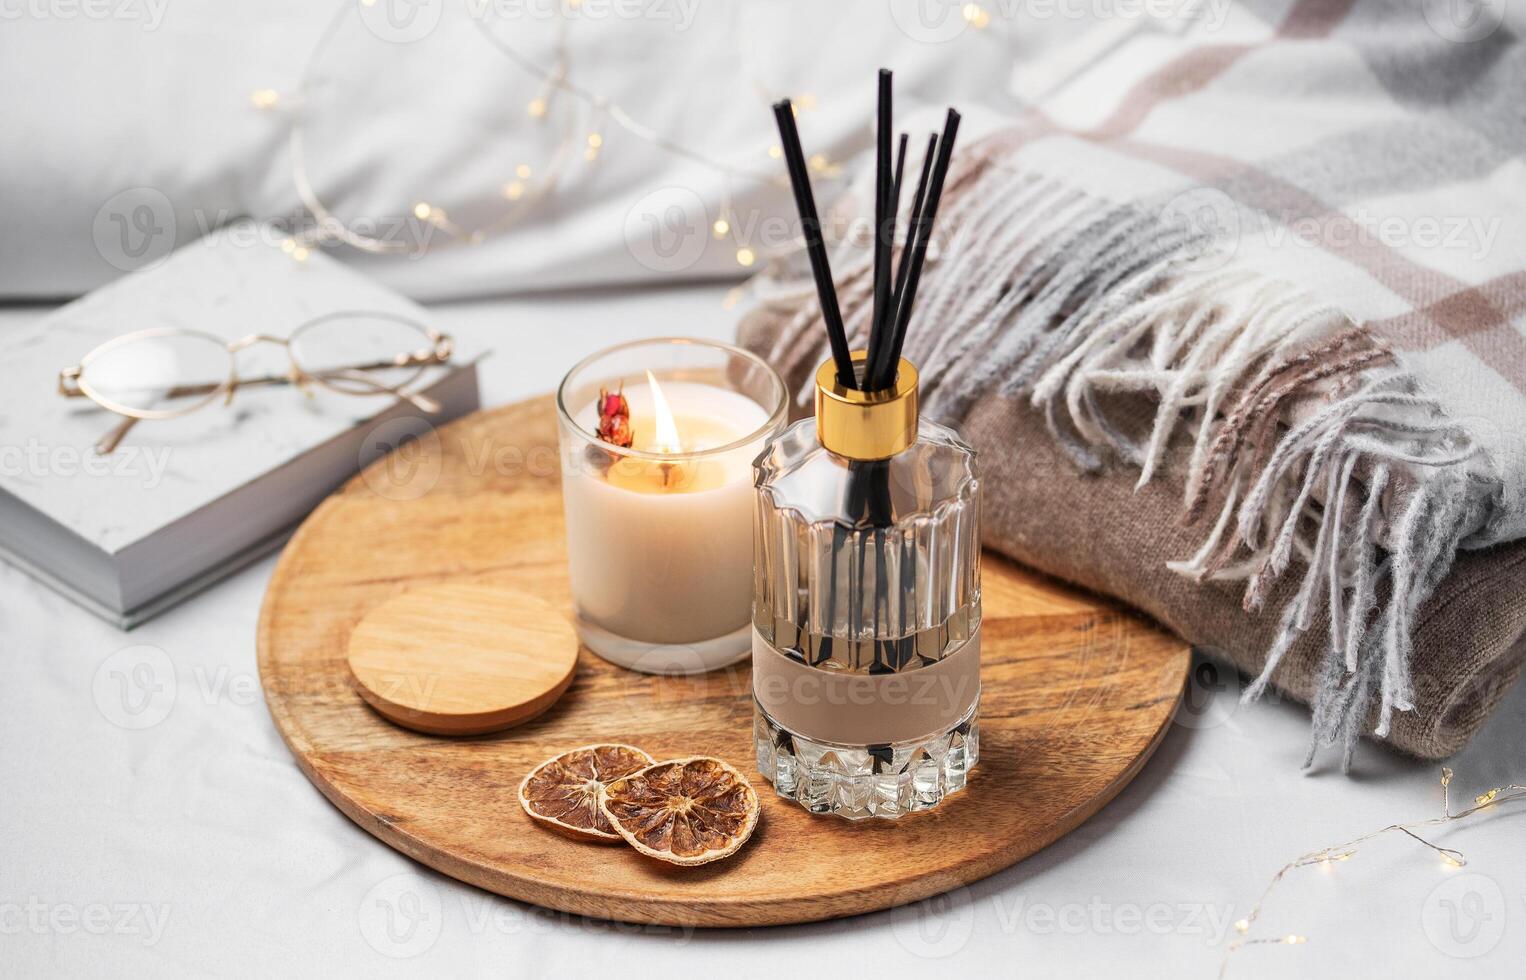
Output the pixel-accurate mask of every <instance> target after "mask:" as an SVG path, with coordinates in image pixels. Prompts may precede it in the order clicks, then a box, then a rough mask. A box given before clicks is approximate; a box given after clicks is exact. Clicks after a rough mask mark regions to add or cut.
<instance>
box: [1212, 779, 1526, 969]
mask: <svg viewBox="0 0 1526 980" xmlns="http://www.w3.org/2000/svg"><path fill="white" fill-rule="evenodd" d="M1451 785H1452V770H1451V769H1448V768H1445V767H1443V768H1442V770H1441V816H1439V817H1432V818H1430V819H1429V820H1417V821H1414V822H1412V823H1394V824H1389V825H1388V826H1386V827H1383V828H1381V829H1379V830H1374V831H1372V832H1371V833H1366V834H1363V835H1362V836H1360V837H1356V838H1353V839H1351V840H1349V841H1346V842H1345V843H1344V844H1334V845H1332V846H1330V847H1323V848H1320V849H1319V850H1317V851H1310V852H1309V853H1307V854H1304V855H1301V856H1299V857H1296V858H1294V859H1293V860H1291V861H1289V862H1288V863H1287V864H1285V865H1283V866H1282V868H1281V870H1279V871H1278V872H1277V873H1276V874H1275V875H1273V876H1272V880H1271V882H1270V883H1269V884H1268V885H1267V886H1266V889H1265V890H1264V891H1262V893H1261V898H1260V899H1259V900H1258V901H1257V902H1256V904H1255V905H1253V906H1251V910H1250V913H1249V914H1248V915H1246V916H1245V918H1243V919H1239V920H1237V921H1236V922H1235V932H1237V933H1239V934H1240V936H1242V937H1244V938H1240V939H1233V940H1230V942H1229V945H1227V946H1226V947H1224V958H1223V960H1222V961H1221V962H1220V964H1219V977H1220V980H1222V978H1223V977H1224V976H1226V975H1227V974H1228V971H1229V960H1230V957H1232V956H1234V954H1236V953H1238V952H1239V951H1240V950H1242V949H1244V948H1245V947H1247V946H1262V945H1278V946H1301V945H1303V944H1304V943H1305V942H1307V941H1308V937H1307V936H1303V935H1300V934H1298V933H1288V934H1287V935H1284V936H1268V937H1254V936H1252V935H1251V934H1250V932H1251V928H1252V927H1253V926H1254V925H1255V923H1256V920H1257V919H1258V918H1259V917H1260V915H1261V908H1262V906H1264V905H1265V904H1266V901H1267V899H1268V898H1269V897H1270V896H1271V894H1272V891H1273V889H1275V888H1276V887H1277V884H1278V883H1279V882H1281V881H1282V879H1283V877H1284V876H1285V875H1287V873H1288V872H1290V871H1292V870H1294V869H1295V868H1302V867H1307V866H1308V865H1311V864H1316V865H1320V866H1322V867H1326V868H1329V867H1333V866H1334V864H1335V863H1338V862H1341V861H1347V860H1349V859H1350V858H1351V857H1352V856H1353V855H1355V854H1356V851H1357V845H1359V844H1363V843H1366V842H1367V841H1369V840H1372V839H1373V838H1374V837H1379V836H1381V835H1383V834H1386V833H1389V832H1391V831H1398V832H1399V833H1401V834H1404V835H1405V836H1407V837H1410V838H1412V839H1413V840H1416V841H1418V842H1420V843H1421V844H1423V845H1425V846H1426V847H1428V848H1430V849H1431V850H1433V851H1435V852H1436V853H1437V854H1439V855H1440V856H1441V863H1442V864H1443V865H1445V866H1446V867H1448V868H1461V867H1463V866H1464V865H1466V864H1467V863H1468V860H1467V858H1465V857H1463V855H1462V852H1461V851H1458V850H1455V849H1453V848H1450V847H1441V846H1439V845H1437V844H1432V843H1431V842H1430V841H1428V840H1426V839H1425V838H1424V837H1421V836H1420V835H1419V834H1417V833H1415V831H1416V830H1417V829H1422V828H1425V827H1436V826H1441V825H1443V824H1448V823H1452V822H1454V821H1457V820H1464V819H1467V818H1468V817H1471V816H1473V815H1474V814H1475V813H1479V812H1482V811H1483V810H1487V809H1489V808H1491V807H1494V806H1497V805H1499V804H1501V803H1509V802H1511V801H1514V800H1522V799H1526V785H1522V784H1519V783H1511V784H1509V785H1508V786H1496V787H1495V788H1494V789H1491V790H1489V791H1488V792H1487V793H1481V794H1480V795H1478V796H1476V797H1474V798H1473V805H1472V806H1470V807H1468V808H1467V809H1466V810H1459V811H1458V812H1456V813H1453V812H1452V791H1451Z"/></svg>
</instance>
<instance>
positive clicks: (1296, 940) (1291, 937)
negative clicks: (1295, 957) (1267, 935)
mask: <svg viewBox="0 0 1526 980" xmlns="http://www.w3.org/2000/svg"><path fill="white" fill-rule="evenodd" d="M1282 941H1283V942H1285V943H1287V944H1288V945H1289V946H1297V945H1299V944H1300V943H1302V942H1305V938H1304V937H1303V936H1299V935H1296V934H1294V933H1291V932H1290V933H1288V934H1287V935H1286V936H1284V937H1283V938H1282Z"/></svg>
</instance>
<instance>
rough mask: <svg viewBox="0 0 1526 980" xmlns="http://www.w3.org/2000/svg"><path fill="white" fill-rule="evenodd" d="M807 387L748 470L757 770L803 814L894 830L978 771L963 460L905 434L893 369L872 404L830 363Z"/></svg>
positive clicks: (969, 499)
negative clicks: (809, 393)
mask: <svg viewBox="0 0 1526 980" xmlns="http://www.w3.org/2000/svg"><path fill="white" fill-rule="evenodd" d="M854 356H855V359H856V360H862V357H863V355H862V353H861V352H860V353H856V354H855V355H854ZM816 383H817V390H816V417H815V418H812V419H804V420H802V421H800V422H797V423H795V424H794V425H792V426H791V427H790V428H788V429H786V430H785V431H784V432H782V433H780V434H779V435H778V436H776V437H775V438H774V439H772V440H771V441H770V442H769V444H768V446H767V447H766V448H765V449H764V451H763V453H762V454H761V455H760V456H759V457H758V459H757V462H756V463H755V464H754V485H755V487H756V491H757V497H756V508H757V509H756V514H755V517H754V520H753V547H754V561H753V567H754V573H753V574H754V576H755V582H754V590H753V694H754V708H755V723H754V737H755V742H756V747H757V763H758V769H759V771H760V772H761V773H762V774H763V775H764V776H765V777H766V778H767V779H768V780H769V781H770V782H772V783H773V785H774V788H775V790H776V791H777V792H778V793H779V795H780V796H784V797H787V798H791V799H794V800H796V801H797V802H799V803H800V804H801V805H802V806H804V807H805V808H806V809H808V810H811V811H812V812H816V813H833V814H837V815H839V816H843V817H847V818H850V819H863V818H868V817H883V818H895V817H899V816H902V815H904V814H906V813H910V812H914V811H918V810H926V809H930V808H932V807H934V806H936V805H937V804H938V803H939V802H940V801H942V800H943V798H944V797H945V796H947V795H948V794H949V793H952V792H955V791H956V790H959V789H962V788H963V787H964V785H965V780H966V777H967V776H968V774H969V771H970V770H971V769H972V768H973V767H974V765H975V763H976V761H977V759H978V758H979V753H980V735H979V698H980V672H979V665H980V483H979V479H978V477H977V473H976V466H975V453H974V450H972V449H971V448H970V447H969V446H967V445H965V444H964V443H963V442H961V441H960V440H959V438H958V436H957V435H955V433H954V432H953V431H951V430H950V429H947V428H945V427H944V426H941V425H938V424H937V423H934V422H930V421H927V420H925V419H920V418H919V417H918V413H917V400H916V395H917V372H916V368H915V367H913V366H912V365H911V364H910V363H909V362H907V361H904V360H903V361H901V363H900V368H899V372H898V375H897V381H896V384H895V385H894V386H893V387H892V388H890V389H886V390H884V391H880V392H861V391H852V390H849V389H845V388H842V387H841V386H840V385H838V384H837V383H836V376H835V370H834V369H833V366H832V364H831V363H830V362H829V363H828V364H826V365H823V367H822V369H821V371H819V372H818V373H817V378H816Z"/></svg>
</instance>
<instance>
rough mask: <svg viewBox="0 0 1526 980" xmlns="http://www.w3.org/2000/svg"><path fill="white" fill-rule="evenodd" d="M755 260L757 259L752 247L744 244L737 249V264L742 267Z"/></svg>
mask: <svg viewBox="0 0 1526 980" xmlns="http://www.w3.org/2000/svg"><path fill="white" fill-rule="evenodd" d="M756 261H758V256H757V253H755V252H754V251H753V250H752V249H750V248H747V247H746V246H745V245H744V246H743V247H741V248H739V249H737V265H740V266H744V267H746V266H751V265H752V264H753V263H754V262H756Z"/></svg>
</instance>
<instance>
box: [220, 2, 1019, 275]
mask: <svg viewBox="0 0 1526 980" xmlns="http://www.w3.org/2000/svg"><path fill="white" fill-rule="evenodd" d="M579 2H580V0H564V3H565V5H566V8H567V9H568V10H571V9H575V8H576V7H577V5H578V3H579ZM361 3H362V4H363V5H369V4H374V3H375V0H361ZM355 6H356V5H355V2H354V0H338V2H337V3H336V5H335V10H334V14H333V15H332V16H331V18H330V20H329V22H328V24H327V25H326V27H325V28H324V31H323V33H322V34H321V35H320V37H319V40H318V43H317V44H316V45H315V46H314V48H313V52H312V54H311V55H310V56H309V59H308V61H307V63H306V65H305V66H304V68H303V70H302V73H301V75H300V77H299V82H298V84H297V86H296V87H295V88H293V89H292V90H291V91H290V92H287V93H282V92H278V91H277V90H275V89H269V88H262V89H256V90H255V91H253V92H252V93H251V94H250V101H251V103H252V104H253V105H254V106H255V107H256V108H258V109H261V110H275V109H278V108H279V109H295V108H296V107H300V106H303V105H304V104H305V100H306V94H307V92H308V91H309V89H310V88H312V87H313V85H314V84H315V79H316V75H317V70H318V66H319V64H320V63H321V62H322V60H323V58H324V56H325V54H326V53H327V51H328V49H329V47H330V46H331V44H332V42H333V40H334V38H335V36H336V35H337V34H338V32H339V30H340V29H341V28H342V27H343V26H344V25H345V24H346V23H347V19H348V18H349V17H351V16H355ZM970 8H974V9H975V11H977V12H978V13H979V16H977V17H975V19H974V20H972V21H971V23H976V22H977V21H979V20H981V18H982V17H984V18H985V20H987V21H988V20H989V15H987V14H985V11H984V8H981V7H980V6H979V5H978V4H967V5H966V8H965V9H966V11H967V13H966V17H969V16H971V15H970V14H969V13H968V11H969V9H970ZM468 20H469V21H470V23H471V24H472V25H473V26H474V27H475V28H476V29H477V30H478V31H479V32H480V33H481V34H482V36H483V37H484V38H485V39H486V40H487V42H488V43H489V44H490V45H491V46H492V48H493V49H494V50H495V51H497V52H498V53H499V54H500V55H502V56H503V57H504V58H506V59H507V60H509V61H510V62H512V63H513V64H514V65H515V66H516V67H518V68H519V69H520V70H521V71H523V72H525V73H526V74H528V75H530V76H531V77H533V78H535V79H536V80H538V81H539V83H540V91H539V93H538V94H537V95H535V97H534V98H532V99H530V100H529V101H528V102H527V103H525V111H526V113H527V114H528V115H529V116H530V117H531V118H532V119H534V120H537V121H540V120H548V119H550V118H551V117H552V115H553V112H552V110H553V104H554V102H553V100H554V99H555V97H557V96H566V97H567V98H568V99H569V100H571V102H572V103H574V104H575V106H574V107H576V106H581V107H582V108H583V110H584V114H585V116H586V118H585V119H584V121H583V125H582V126H581V127H580V126H579V125H577V120H576V116H577V115H578V113H576V112H573V111H568V112H565V113H560V114H559V115H561V116H563V117H565V125H563V126H562V127H561V133H560V142H559V144H558V145H557V146H556V149H555V150H554V152H553V153H552V154H551V157H550V159H549V160H548V161H546V163H545V164H544V165H543V166H538V167H534V168H532V167H531V166H530V165H529V164H526V163H521V164H519V165H517V166H516V167H515V170H514V173H513V179H506V180H505V181H504V183H502V184H501V185H500V187H499V190H500V192H501V198H502V199H503V200H504V201H505V202H506V203H507V208H506V209H505V212H504V213H503V214H502V215H501V216H500V217H499V218H498V219H497V220H496V221H494V222H492V223H490V224H487V225H484V226H482V227H478V228H473V229H464V228H461V227H459V226H458V225H456V224H455V223H453V222H451V221H450V220H449V219H448V218H447V216H446V215H445V213H444V211H443V210H441V209H440V208H439V207H437V206H433V205H429V204H427V203H425V202H419V204H418V205H416V206H415V209H414V214H415V216H416V217H418V218H419V220H423V221H428V222H429V223H430V224H431V225H432V226H433V227H435V228H438V229H440V230H441V231H443V232H445V235H444V236H437V238H435V239H425V240H423V241H411V240H399V239H397V238H395V237H388V238H380V237H377V236H375V235H371V234H367V233H365V232H363V231H358V230H356V229H355V228H352V227H350V225H349V224H348V223H347V222H345V221H344V220H342V219H340V218H339V216H338V215H336V214H334V213H333V212H332V211H331V210H330V209H329V208H328V207H327V206H326V205H325V204H324V203H323V201H322V200H321V198H320V197H319V195H318V193H317V190H316V188H315V187H314V184H313V181H312V179H311V177H310V175H309V173H308V168H307V158H306V137H305V133H304V128H303V127H304V125H305V124H306V122H307V120H306V118H305V117H306V115H307V114H306V113H304V112H296V111H289V112H288V113H287V117H288V118H289V119H290V132H289V146H290V160H291V178H292V183H293V185H294V187H295V189H296V192H297V196H298V198H299V200H300V201H301V202H302V205H303V206H304V207H305V208H306V209H307V210H308V212H309V213H310V214H311V215H312V217H313V219H314V221H313V223H312V227H311V228H308V229H304V230H303V231H302V232H301V233H300V235H299V239H300V242H299V244H301V245H302V246H303V247H309V246H315V245H318V244H321V243H325V242H329V241H337V242H342V243H344V244H346V245H349V246H351V247H353V248H356V249H360V250H362V251H366V252H373V253H388V252H401V251H404V250H426V249H430V248H434V247H437V246H439V245H441V244H447V243H449V242H451V241H457V242H464V243H467V244H479V243H481V242H483V241H486V240H487V238H488V237H489V235H490V234H492V233H495V232H498V231H501V230H503V229H505V228H507V227H508V226H509V225H511V224H513V223H514V222H515V221H517V220H518V218H519V216H520V215H521V214H523V213H524V212H525V209H526V208H527V207H529V206H530V205H531V204H532V203H533V202H535V201H537V200H539V199H541V198H542V197H544V196H545V195H546V194H548V193H550V191H551V190H552V189H553V188H554V187H555V185H556V183H557V182H558V179H559V178H560V177H561V176H562V175H563V173H564V171H565V169H566V164H567V163H568V161H569V159H570V157H571V154H572V153H573V152H574V151H576V150H577V149H578V148H579V144H580V143H581V144H583V145H582V147H581V148H582V151H583V153H582V156H583V160H584V161H585V163H586V164H587V165H593V164H594V163H596V162H597V161H598V159H599V158H600V156H601V155H602V152H603V148H604V139H605V137H604V133H603V132H602V131H601V128H600V127H596V126H594V125H593V120H594V119H596V118H597V119H607V120H608V121H609V122H610V124H612V125H614V126H616V127H618V128H619V129H621V130H623V131H624V132H625V133H626V134H628V135H630V136H632V137H634V138H636V139H637V140H640V141H642V142H645V143H647V144H649V145H652V146H655V147H656V148H658V149H660V150H662V151H664V152H666V153H668V154H670V155H673V156H676V157H680V158H682V159H685V160H687V161H689V162H691V163H694V164H697V165H699V166H701V167H704V168H706V169H708V170H710V171H712V172H714V173H716V174H717V175H719V176H721V177H722V178H724V179H725V180H727V181H729V180H736V179H741V180H747V181H752V182H758V183H772V184H783V183H784V177H783V175H782V174H780V173H779V172H778V168H777V167H773V166H769V167H752V166H738V165H733V164H731V163H728V162H726V161H724V160H721V159H718V158H716V157H713V156H711V155H709V154H708V153H705V152H703V151H701V150H699V149H697V148H695V147H692V146H689V145H686V144H684V143H681V142H679V141H677V140H674V139H672V138H670V137H668V136H667V135H665V134H664V133H662V132H659V131H658V130H656V129H654V128H652V127H650V126H647V125H645V124H643V123H641V122H640V121H638V120H637V119H636V118H634V117H633V116H632V115H631V114H630V113H629V112H627V111H626V109H625V108H624V107H623V106H622V105H621V104H619V103H617V102H614V101H612V100H611V99H609V98H608V97H607V96H605V95H603V94H601V93H599V92H595V91H593V90H591V89H588V88H586V87H584V86H582V85H580V84H578V83H576V82H574V81H573V79H572V78H571V77H570V72H569V62H570V55H569V51H568V47H567V39H566V32H567V24H568V21H569V18H568V17H566V16H565V15H563V16H558V17H557V18H556V24H557V32H558V33H557V40H556V44H555V49H554V53H555V57H554V61H553V62H552V63H551V64H550V65H545V64H541V63H538V62H537V61H535V60H533V59H531V58H529V57H527V56H525V55H523V54H521V53H520V52H519V51H518V50H517V49H515V48H514V47H513V46H512V45H510V44H509V43H508V42H506V41H505V40H504V39H503V37H501V36H500V34H499V33H498V32H496V31H494V30H493V29H492V27H490V26H489V21H490V18H487V17H484V16H470V17H468ZM982 26H983V25H982ZM754 85H755V87H756V86H757V83H756V82H754ZM760 95H764V96H765V97H766V101H767V102H770V103H771V102H772V101H774V98H775V97H776V95H773V94H768V93H762V92H761V91H760ZM792 104H793V105H794V107H795V111H796V113H797V114H798V113H800V112H805V111H811V110H814V109H816V108H817V106H818V100H817V98H816V96H815V95H814V94H812V93H809V92H807V93H804V94H801V95H800V96H798V97H797V98H795V99H794V100H793V103H792ZM580 129H581V130H582V131H583V136H582V138H581V139H579V135H578V134H579V130H580ZM768 156H769V158H770V159H772V160H779V159H782V157H783V150H782V148H781V147H780V146H778V145H777V144H775V145H772V146H769V147H768ZM811 167H812V169H813V170H815V171H816V172H818V173H820V174H821V175H822V176H823V177H836V176H838V175H839V174H841V172H842V166H841V165H840V164H838V163H835V162H833V161H831V160H830V159H828V158H826V157H825V156H823V155H820V154H818V155H816V156H814V157H812V159H811ZM532 176H533V179H532ZM505 177H507V175H505ZM726 196H727V198H728V199H729V196H730V195H729V188H728V190H727V191H726ZM420 208H423V212H422V214H421V213H420ZM729 212H730V208H729V206H728V207H726V208H725V209H723V211H722V213H723V214H727V213H729ZM357 224H358V223H357ZM721 227H724V229H725V230H715V236H716V238H717V239H724V238H725V237H727V235H729V234H731V229H732V226H731V223H730V222H727V221H725V219H724V218H723V219H721V220H719V221H717V222H716V223H715V226H714V228H713V230H714V229H718V228H721ZM293 254H295V253H293ZM736 259H737V262H738V263H739V264H740V265H742V266H744V267H747V266H751V265H753V264H754V263H755V262H756V261H757V260H758V252H757V251H755V249H754V248H753V247H749V246H745V245H744V246H742V247H739V248H738V249H737V252H736Z"/></svg>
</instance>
